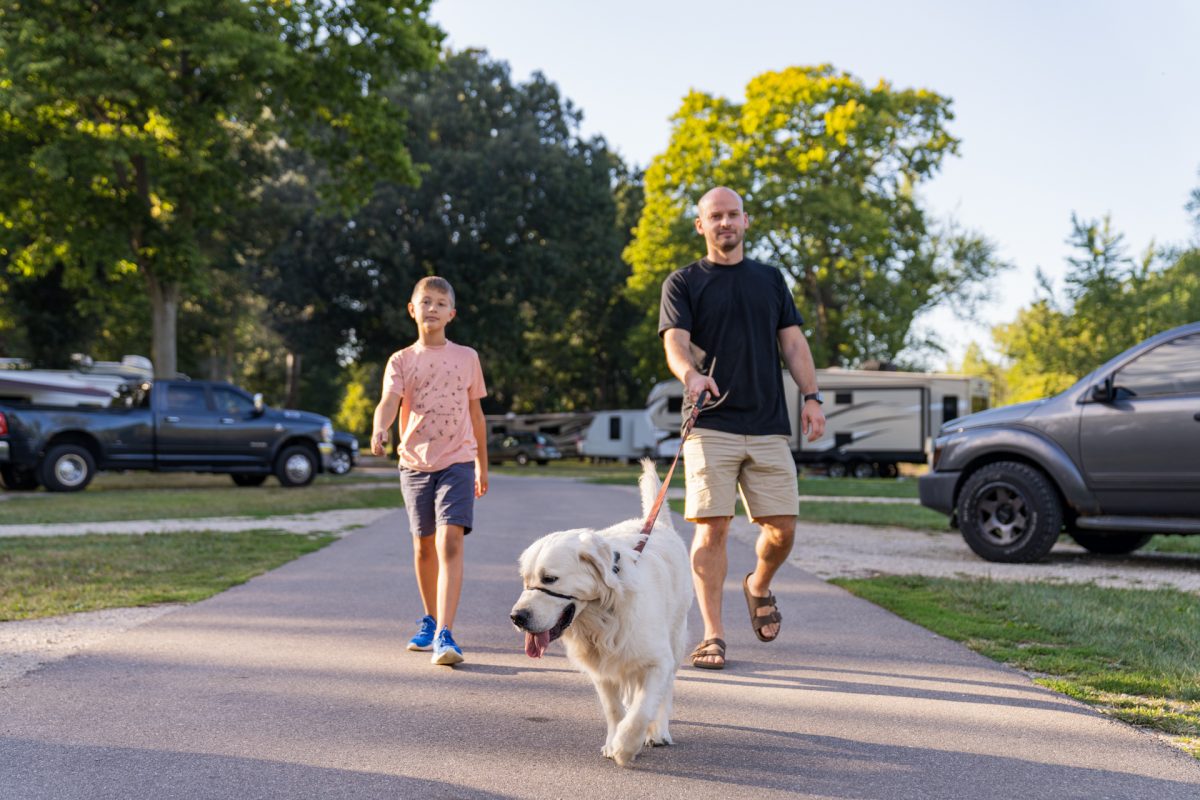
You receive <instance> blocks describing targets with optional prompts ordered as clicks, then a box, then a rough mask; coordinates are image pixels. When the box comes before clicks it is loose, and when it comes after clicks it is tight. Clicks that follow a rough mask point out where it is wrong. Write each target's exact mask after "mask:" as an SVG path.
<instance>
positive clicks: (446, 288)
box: [412, 275, 454, 306]
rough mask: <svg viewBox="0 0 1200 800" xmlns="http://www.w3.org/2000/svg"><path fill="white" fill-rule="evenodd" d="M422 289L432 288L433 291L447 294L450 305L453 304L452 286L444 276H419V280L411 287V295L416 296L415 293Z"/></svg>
mask: <svg viewBox="0 0 1200 800" xmlns="http://www.w3.org/2000/svg"><path fill="white" fill-rule="evenodd" d="M422 289H433V290H434V291H437V292H441V293H442V294H446V295H449V296H450V305H451V306H453V305H454V287H453V286H451V285H450V281H448V280H446V279H445V278H439V277H438V276H437V275H430V276H429V277H426V278H421V280H419V281H417V285H416V286H414V287H413V292H412V296H413V297H416V296H417V293H418V292H420V291H421V290H422Z"/></svg>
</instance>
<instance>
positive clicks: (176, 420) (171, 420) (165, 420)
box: [163, 417, 179, 422]
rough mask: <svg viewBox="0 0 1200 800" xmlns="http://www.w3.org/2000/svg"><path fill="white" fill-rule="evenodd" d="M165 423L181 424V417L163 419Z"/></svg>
mask: <svg viewBox="0 0 1200 800" xmlns="http://www.w3.org/2000/svg"><path fill="white" fill-rule="evenodd" d="M163 422H179V417H163Z"/></svg>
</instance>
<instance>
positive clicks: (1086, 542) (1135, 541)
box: [1070, 531, 1151, 556]
mask: <svg viewBox="0 0 1200 800" xmlns="http://www.w3.org/2000/svg"><path fill="white" fill-rule="evenodd" d="M1070 534H1071V538H1072V539H1074V540H1075V542H1076V543H1077V544H1078V545H1079V546H1080V547H1082V548H1084V549H1085V550H1087V551H1089V552H1092V553H1101V554H1103V555H1109V556H1119V555H1124V554H1125V553H1132V552H1133V551H1134V550H1137V549H1138V548H1139V547H1141V546H1142V545H1144V544H1145V543H1146V542H1148V541H1150V537H1151V534H1149V533H1138V532H1136V531H1116V532H1114V533H1101V532H1099V531H1070Z"/></svg>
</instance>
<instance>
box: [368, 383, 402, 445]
mask: <svg viewBox="0 0 1200 800" xmlns="http://www.w3.org/2000/svg"><path fill="white" fill-rule="evenodd" d="M399 411H400V395H398V394H396V393H395V392H388V393H387V394H385V395H384V396H383V397H382V399H380V401H379V405H377V406H375V423H374V425H373V427H372V430H371V452H372V453H374V454H375V455H377V456H381V455H383V447H384V445H385V444H386V443H387V435H388V430H389V429H390V428H391V427H392V423H393V422H395V421H396V414H397V413H398V412H399Z"/></svg>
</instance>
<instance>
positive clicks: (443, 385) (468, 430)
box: [371, 277, 488, 666]
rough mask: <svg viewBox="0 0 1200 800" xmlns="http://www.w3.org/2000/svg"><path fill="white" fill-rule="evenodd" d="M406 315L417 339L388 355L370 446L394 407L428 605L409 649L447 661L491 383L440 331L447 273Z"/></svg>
mask: <svg viewBox="0 0 1200 800" xmlns="http://www.w3.org/2000/svg"><path fill="white" fill-rule="evenodd" d="M408 314H409V316H410V317H412V318H413V320H415V321H416V323H417V341H416V343H415V344H412V345H409V346H408V347H406V348H404V349H403V350H398V351H397V352H395V353H393V354H392V356H391V358H389V359H388V364H387V369H386V371H385V372H384V376H383V397H382V398H381V399H380V401H379V405H378V406H376V408H375V425H374V430H373V431H372V432H371V452H372V453H374V454H375V455H377V456H380V455H383V452H384V450H383V448H384V444H385V442H386V441H387V432H388V429H389V428H390V427H391V425H392V422H393V421H394V420H395V419H396V414H397V412H399V414H400V446H399V447H398V448H397V452H398V453H399V456H400V489H401V491H402V492H403V494H404V504H405V506H406V507H407V508H408V519H409V526H410V527H411V528H412V534H413V564H414V567H415V569H416V573H417V588H418V589H419V590H420V592H421V604H422V605H423V606H424V608H425V616H424V618H422V619H421V621H420V626H421V627H420V629H419V630H418V631H417V634H416V635H415V636H413V637H412V639H411V640H410V641H409V643H408V649H409V650H429V649H430V648H432V649H433V659H432V661H433V663H434V664H442V665H446V666H449V665H452V664H457V663H459V662H460V661H462V660H463V654H462V648H460V647H459V646H458V645H457V644H456V643H455V641H454V636H453V635H452V634H451V632H450V629H451V627H452V626H453V624H454V615H455V612H456V611H457V610H458V599H459V596H460V595H461V593H462V581H463V552H462V551H463V537H464V536H466V535H467V534H468V533H470V532H471V527H472V522H473V516H474V503H475V498H476V497H483V495H484V494H486V493H487V489H488V461H487V437H486V435H485V431H486V422H485V420H484V417H483V409H482V408H481V407H480V405H479V399H480V398H481V397H483V396H485V395H486V394H487V388H486V387H485V386H484V383H483V370H482V369H481V368H480V366H479V356H478V355H477V354H476V352H475V351H474V350H472V349H471V348H469V347H463V346H462V345H458V344H455V343H454V342H451V341H448V340H447V339H446V326H447V325H448V324H450V320H452V319H454V317H455V316H456V311H455V309H454V289H453V288H452V287H451V286H450V283H449V282H448V281H446V280H445V279H444V278H437V277H429V278H422V279H421V280H420V281H418V282H417V285H416V287H414V288H413V295H412V302H410V303H409V304H408ZM472 462H474V467H473V468H472Z"/></svg>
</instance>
